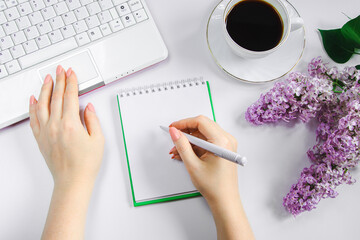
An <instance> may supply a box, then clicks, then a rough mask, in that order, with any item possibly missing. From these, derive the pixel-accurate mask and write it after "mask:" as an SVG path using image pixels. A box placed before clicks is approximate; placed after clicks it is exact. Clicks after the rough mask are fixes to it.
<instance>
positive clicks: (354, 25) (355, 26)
mask: <svg viewBox="0 0 360 240" xmlns="http://www.w3.org/2000/svg"><path fill="white" fill-rule="evenodd" d="M341 33H342V34H343V36H344V37H345V38H346V39H347V40H349V41H350V42H351V43H352V45H353V46H354V47H355V48H360V15H359V16H358V17H357V18H354V19H352V20H350V21H348V22H347V23H345V25H344V26H343V27H342V28H341Z"/></svg>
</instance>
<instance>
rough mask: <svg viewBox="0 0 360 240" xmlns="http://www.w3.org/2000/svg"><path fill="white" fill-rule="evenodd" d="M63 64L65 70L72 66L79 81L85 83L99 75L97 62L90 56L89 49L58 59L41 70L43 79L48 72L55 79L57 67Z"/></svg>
mask: <svg viewBox="0 0 360 240" xmlns="http://www.w3.org/2000/svg"><path fill="white" fill-rule="evenodd" d="M59 64H60V65H61V66H62V67H63V68H64V69H65V71H66V70H67V69H68V68H70V67H71V68H72V69H73V71H74V72H75V73H76V76H77V78H78V83H79V84H81V83H85V82H87V81H90V80H92V79H94V78H97V77H98V76H99V74H98V71H97V69H96V67H95V64H94V62H93V60H92V58H91V57H90V54H89V51H84V52H81V53H78V54H76V55H73V56H71V57H68V58H64V59H62V60H59V61H56V62H54V63H52V64H50V65H48V66H46V67H44V68H41V69H40V70H39V73H40V77H41V81H43V80H44V79H45V77H46V75H47V74H50V75H51V76H52V77H53V79H54V81H55V76H56V67H57V66H58V65H59Z"/></svg>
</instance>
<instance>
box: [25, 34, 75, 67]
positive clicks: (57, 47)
mask: <svg viewBox="0 0 360 240" xmlns="http://www.w3.org/2000/svg"><path fill="white" fill-rule="evenodd" d="M77 46H78V45H77V43H76V41H75V38H73V37H71V38H68V39H65V40H64V41H61V42H59V43H55V44H53V45H51V46H49V47H46V48H43V49H40V50H39V51H36V52H33V53H30V54H28V55H26V56H23V57H21V58H19V59H18V60H19V63H20V65H21V67H22V68H28V67H31V66H34V65H35V64H37V63H40V62H43V61H45V60H48V59H50V58H53V57H56V56H58V55H60V54H63V53H66V52H68V51H70V50H72V49H75V48H76V47H77Z"/></svg>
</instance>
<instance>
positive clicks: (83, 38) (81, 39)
mask: <svg viewBox="0 0 360 240" xmlns="http://www.w3.org/2000/svg"><path fill="white" fill-rule="evenodd" d="M75 38H76V41H77V42H78V44H79V46H82V45H85V44H87V43H89V42H90V38H89V36H88V34H87V33H86V32H83V33H80V34H78V35H76V36H75Z"/></svg>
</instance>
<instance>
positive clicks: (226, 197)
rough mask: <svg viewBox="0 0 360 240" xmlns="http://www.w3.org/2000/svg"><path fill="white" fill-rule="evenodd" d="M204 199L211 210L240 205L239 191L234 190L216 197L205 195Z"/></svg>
mask: <svg viewBox="0 0 360 240" xmlns="http://www.w3.org/2000/svg"><path fill="white" fill-rule="evenodd" d="M205 199H206V201H207V203H208V205H209V207H210V209H211V210H212V211H213V210H217V209H224V208H227V207H229V208H232V207H233V206H237V205H241V199H240V194H239V191H234V192H232V193H231V194H222V195H220V196H216V197H207V198H205Z"/></svg>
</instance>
